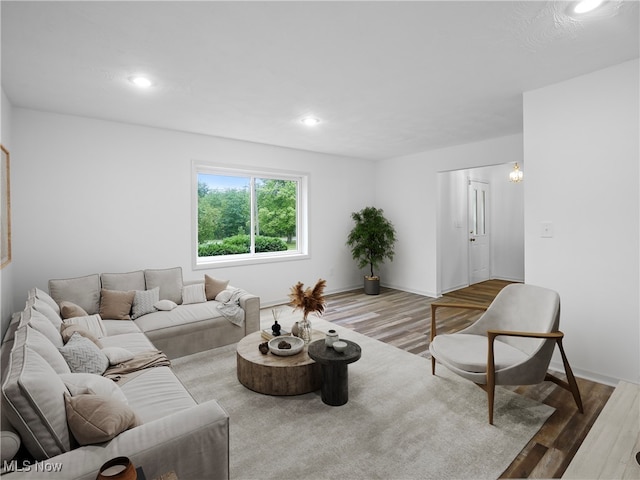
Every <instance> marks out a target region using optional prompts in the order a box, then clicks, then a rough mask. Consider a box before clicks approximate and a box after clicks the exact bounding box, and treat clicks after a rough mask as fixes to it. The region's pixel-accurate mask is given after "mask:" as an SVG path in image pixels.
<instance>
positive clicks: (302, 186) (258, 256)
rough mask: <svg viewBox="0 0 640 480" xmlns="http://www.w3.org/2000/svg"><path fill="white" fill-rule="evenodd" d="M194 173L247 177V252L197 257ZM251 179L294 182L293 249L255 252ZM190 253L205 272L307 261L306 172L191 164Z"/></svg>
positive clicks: (196, 213) (195, 267) (196, 179)
mask: <svg viewBox="0 0 640 480" xmlns="http://www.w3.org/2000/svg"><path fill="white" fill-rule="evenodd" d="M198 174H205V175H225V176H237V177H250V178H251V208H250V210H251V252H250V253H246V254H235V255H216V256H212V257H200V256H198ZM254 178H271V179H277V180H290V181H296V182H298V189H297V198H296V207H297V212H296V213H297V218H296V226H297V235H296V245H297V249H296V250H287V251H283V252H263V253H255V251H254V250H255V245H254V238H255V198H254V197H255V187H254V180H253V179H254ZM191 179H192V188H191V190H192V191H191V199H192V201H191V225H192V230H191V238H192V240H191V252H192V258H193V262H192V263H193V268H194V269H206V268H211V267H225V266H233V265H249V264H257V263H271V262H282V261H291V260H302V259H306V258H309V243H308V238H309V236H308V186H309V178H308V174H307V173H303V172H292V171H281V170H274V169H265V168H256V167H236V166H233V167H231V166H224V165H220V164H214V163H209V162H201V161H193V162H192V168H191Z"/></svg>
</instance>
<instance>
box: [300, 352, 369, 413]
mask: <svg viewBox="0 0 640 480" xmlns="http://www.w3.org/2000/svg"><path fill="white" fill-rule="evenodd" d="M341 340H342V341H343V342H346V343H347V349H346V350H345V351H344V352H342V353H341V352H336V351H335V350H334V349H333V348H331V347H327V346H326V345H325V343H324V340H316V341H314V342H311V343H310V344H309V352H308V353H309V357H311V358H312V359H314V360H315V361H316V362H318V363H319V364H320V365H321V366H322V368H321V372H322V388H321V392H322V401H323V402H324V403H326V404H327V405H332V406H334V407H339V406H340V405H344V404H345V403H347V402H348V401H349V376H348V375H349V372H348V370H347V368H348V366H349V364H350V363H353V362H355V361H357V360H359V359H360V356H361V355H362V349H361V348H360V345H358V344H357V343H354V342H352V341H350V340H344V339H341Z"/></svg>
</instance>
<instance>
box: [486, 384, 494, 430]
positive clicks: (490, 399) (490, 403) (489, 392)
mask: <svg viewBox="0 0 640 480" xmlns="http://www.w3.org/2000/svg"><path fill="white" fill-rule="evenodd" d="M495 395H496V385H495V383H494V384H492V385H487V403H488V407H489V425H493V402H494V398H495Z"/></svg>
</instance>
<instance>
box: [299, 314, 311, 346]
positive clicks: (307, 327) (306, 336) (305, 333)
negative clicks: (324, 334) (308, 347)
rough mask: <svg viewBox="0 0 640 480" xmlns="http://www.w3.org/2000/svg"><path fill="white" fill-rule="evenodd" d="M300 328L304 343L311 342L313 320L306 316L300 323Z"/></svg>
mask: <svg viewBox="0 0 640 480" xmlns="http://www.w3.org/2000/svg"><path fill="white" fill-rule="evenodd" d="M298 328H299V330H300V338H301V339H302V340H304V343H305V344H307V343H309V342H311V322H310V321H309V320H307V318H306V317H305V318H303V319H302V320H300V322H299V323H298Z"/></svg>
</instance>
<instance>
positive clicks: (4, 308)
mask: <svg viewBox="0 0 640 480" xmlns="http://www.w3.org/2000/svg"><path fill="white" fill-rule="evenodd" d="M0 122H1V123H0V143H2V145H3V146H4V147H5V148H6V149H7V150H8V151H9V155H10V166H11V167H12V168H11V176H12V177H13V168H14V166H15V162H16V159H15V157H14V156H13V151H12V142H11V124H12V106H11V102H9V99H8V98H7V96H6V95H5V93H4V90H0ZM11 180H12V179H10V181H11ZM10 186H11V187H13V184H12V183H11V184H10ZM13 272H14V263H13V262H11V263H9V264H8V265H6V266H5V267H4V268H3V269H2V270H0V334H4V331H5V330H6V327H7V326H8V325H9V321H10V320H11V314H12V313H13Z"/></svg>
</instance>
